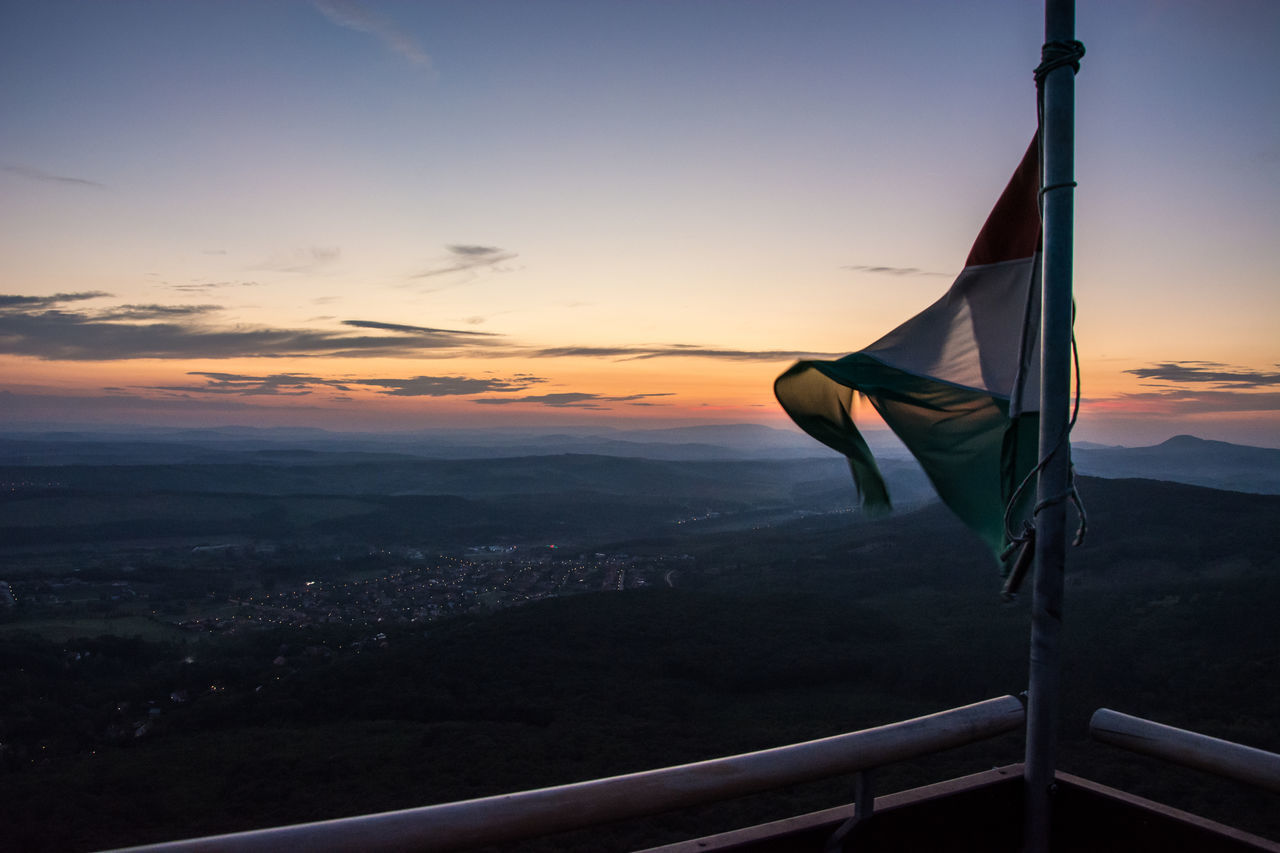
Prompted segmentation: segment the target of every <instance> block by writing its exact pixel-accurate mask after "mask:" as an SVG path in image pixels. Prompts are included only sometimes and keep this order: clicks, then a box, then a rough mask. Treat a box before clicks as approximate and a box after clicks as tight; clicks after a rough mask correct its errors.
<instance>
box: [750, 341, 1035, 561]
mask: <svg viewBox="0 0 1280 853" xmlns="http://www.w3.org/2000/svg"><path fill="white" fill-rule="evenodd" d="M774 390H775V393H776V394H777V397H778V401H779V402H780V403H781V404H782V407H783V408H784V409H785V410H786V411H787V413H788V414H790V415H791V417H792V418H793V419H794V420H795V421H796V423H797V424H798V425H799V426H800V427H801V428H803V429H804V430H805V431H806V432H808V433H809V434H810V435H812V436H813V437H814V438H816V439H818V440H819V441H821V442H823V443H824V444H826V445H827V446H829V447H831V448H834V449H835V450H838V451H840V452H841V453H843V454H844V455H845V456H847V457H848V458H849V464H850V467H851V468H852V469H853V474H854V479H855V480H856V481H857V483H858V487H859V489H860V490H861V491H862V493H863V495H864V501H865V505H866V506H867V508H868V509H875V508H877V507H888V505H889V496H888V490H887V488H886V487H885V483H884V478H883V477H882V476H881V474H880V471H879V469H878V468H877V466H876V463H875V459H874V458H873V457H872V455H871V452H870V450H869V448H868V447H867V444H866V441H865V440H864V439H863V438H862V435H861V434H860V433H859V432H858V429H857V427H856V426H855V425H854V423H853V418H852V414H851V411H850V404H851V402H852V398H853V393H854V392H855V391H856V392H858V393H861V394H863V395H864V396H865V397H866V398H867V399H868V400H869V401H870V402H871V404H872V405H873V406H875V408H876V410H877V411H878V412H879V413H880V416H881V417H882V418H883V419H884V421H885V423H886V424H888V426H889V428H890V429H892V430H893V431H894V433H896V434H897V436H898V437H899V438H900V439H901V440H902V442H903V444H905V445H906V446H907V449H908V450H910V451H911V453H912V454H913V455H914V456H915V457H916V459H917V460H919V462H920V465H921V467H923V468H924V471H925V473H926V474H927V475H928V477H929V479H930V481H932V483H933V485H934V488H935V489H937V491H938V496H939V497H941V498H942V500H943V502H944V503H946V504H947V506H949V507H950V508H951V509H952V511H953V512H955V513H956V515H958V516H959V517H960V519H961V520H962V521H964V522H965V524H967V525H968V526H969V527H970V528H972V529H973V530H974V532H976V533H977V534H978V535H979V536H980V537H982V539H983V540H984V541H985V542H986V543H987V544H988V545H989V546H990V547H991V548H992V550H994V551H996V552H999V551H1001V550H1003V547H1004V544H1005V534H1004V511H1005V506H1006V504H1007V503H1008V500H1009V497H1010V496H1011V494H1012V491H1013V489H1014V488H1015V487H1016V486H1017V483H1018V481H1019V479H1020V478H1021V477H1022V476H1024V475H1025V472H1026V471H1029V470H1030V468H1031V466H1032V465H1034V462H1035V432H1036V428H1035V423H1034V422H1035V420H1036V417H1035V416H1034V415H1031V416H1025V415H1024V416H1023V417H1021V418H1019V419H1017V421H1016V422H1011V421H1010V420H1009V414H1008V412H1009V404H1008V401H1007V400H1001V399H997V398H994V397H992V396H991V395H989V394H984V393H982V392H980V391H974V390H971V389H966V388H958V387H956V386H954V385H948V384H946V383H943V382H938V381H936V380H932V379H928V378H925V377H921V376H916V375H914V374H910V373H906V372H904V371H901V370H897V369H895V368H892V367H888V366H887V365H885V364H883V363H882V362H880V361H877V360H876V359H875V358H872V357H870V356H867V355H863V354H861V353H854V354H853V355H850V356H846V357H844V358H842V359H840V360H839V361H811V362H800V363H798V364H796V365H795V366H793V367H792V368H791V369H790V370H788V371H787V372H786V373H784V374H782V376H780V377H779V378H778V380H777V382H776V383H775V385H774Z"/></svg>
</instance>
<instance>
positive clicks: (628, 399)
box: [474, 391, 672, 409]
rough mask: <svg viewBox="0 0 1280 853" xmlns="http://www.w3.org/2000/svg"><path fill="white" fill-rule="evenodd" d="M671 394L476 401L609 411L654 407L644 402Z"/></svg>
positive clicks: (569, 394) (563, 395) (558, 395)
mask: <svg viewBox="0 0 1280 853" xmlns="http://www.w3.org/2000/svg"><path fill="white" fill-rule="evenodd" d="M670 396H672V395H671V394H670V393H665V392H664V393H660V394H628V395H626V396H623V397H609V396H605V395H603V394H587V393H583V392H580V391H563V392H560V393H555V394H535V395H529V396H524V397H484V398H482V399H479V400H475V401H474V402H476V403H482V404H485V405H490V406H495V405H507V404H512V403H525V404H534V405H539V406H550V407H551V408H553V409H608V408H610V407H609V406H607V405H604V404H605V403H634V404H635V405H638V406H644V405H649V406H652V405H654V404H653V403H646V402H643V401H645V400H647V399H649V398H651V397H670Z"/></svg>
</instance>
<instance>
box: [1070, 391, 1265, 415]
mask: <svg viewBox="0 0 1280 853" xmlns="http://www.w3.org/2000/svg"><path fill="white" fill-rule="evenodd" d="M1088 402H1089V407H1090V410H1091V411H1101V412H1111V411H1117V412H1142V413H1144V414H1153V415H1157V414H1158V415H1204V414H1228V413H1232V412H1276V411H1280V391H1216V390H1210V389H1205V390H1197V389H1190V388H1175V389H1170V390H1167V391H1142V392H1137V393H1132V394H1118V395H1116V396H1115V397H1109V398H1106V399H1096V400H1090V401H1088Z"/></svg>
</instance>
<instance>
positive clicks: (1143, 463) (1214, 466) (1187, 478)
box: [1072, 435, 1280, 495]
mask: <svg viewBox="0 0 1280 853" xmlns="http://www.w3.org/2000/svg"><path fill="white" fill-rule="evenodd" d="M1072 459H1073V460H1074V462H1075V466H1076V470H1077V471H1079V472H1080V473H1081V474H1090V475H1093V476H1095V477H1107V478H1110V479H1117V478H1121V477H1143V478H1146V479H1150V480H1167V481H1169V482H1173V483H1188V484H1190V485H1194V486H1209V487H1211V488H1215V489H1227V490H1230V491H1235V492H1256V493H1259V494H1268V495H1274V494H1280V450H1275V449H1272V448H1268V447H1246V446H1244V445H1239V444H1229V443H1227V442H1225V441H1208V440H1206V439H1203V438H1196V437H1195V436H1191V435H1177V436H1174V437H1173V438H1171V439H1169V440H1168V441H1165V442H1163V443H1161V444H1157V445H1155V446H1154V447H1096V446H1088V447H1073V448H1072Z"/></svg>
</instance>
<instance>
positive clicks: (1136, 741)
mask: <svg viewBox="0 0 1280 853" xmlns="http://www.w3.org/2000/svg"><path fill="white" fill-rule="evenodd" d="M1089 734H1090V735H1091V736H1093V738H1094V739H1095V740H1099V741H1101V742H1102V743H1108V744H1111V745H1112V746H1119V747H1123V748H1124V749H1128V750H1130V751H1132V752H1140V753H1143V754H1145V755H1153V756H1155V757H1157V758H1163V759H1165V760H1166V761H1172V762H1174V763H1176V764H1182V765H1185V766H1187V767H1194V768H1196V769H1198V770H1205V771H1208V772H1209V773H1216V774H1217V775H1219V776H1225V777H1226V778H1228V779H1235V780H1236V781H1239V782H1247V783H1249V784H1250V785H1257V786H1258V787H1260V788H1266V789H1268V790H1270V791H1276V792H1280V755H1276V754H1275V753H1274V752H1267V751H1266V750H1262V749H1254V748H1253V747H1251V746H1242V745H1241V744H1238V743H1232V742H1231V741H1229V740H1221V739H1219V738H1216V737H1210V736H1209V735H1202V734H1199V733H1198V732H1189V731H1187V730H1186V729H1179V728H1174V727H1173V726H1166V725H1164V724H1163V723H1155V722H1152V721H1151V720H1144V719H1142V718H1141V717H1131V716H1129V715H1128V714H1121V713H1120V712H1119V711H1112V710H1110V709H1108V708H1099V709H1098V710H1097V711H1095V712H1094V713H1093V717H1092V719H1090V720H1089Z"/></svg>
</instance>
